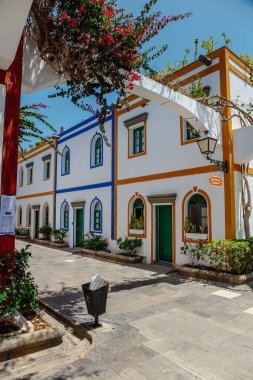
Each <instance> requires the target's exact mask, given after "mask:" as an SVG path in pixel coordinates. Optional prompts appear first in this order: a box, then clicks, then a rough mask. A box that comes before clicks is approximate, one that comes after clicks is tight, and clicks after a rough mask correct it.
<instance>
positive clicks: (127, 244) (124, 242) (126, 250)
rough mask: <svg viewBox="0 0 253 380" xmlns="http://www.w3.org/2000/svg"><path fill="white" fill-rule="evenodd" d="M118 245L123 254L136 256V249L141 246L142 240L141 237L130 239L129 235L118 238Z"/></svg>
mask: <svg viewBox="0 0 253 380" xmlns="http://www.w3.org/2000/svg"><path fill="white" fill-rule="evenodd" d="M117 245H118V247H119V249H120V250H121V251H123V252H121V253H120V254H121V255H126V256H135V255H136V249H137V248H140V247H141V245H142V240H141V239H139V238H134V239H129V238H128V237H125V238H124V239H123V238H119V239H118V240H117Z"/></svg>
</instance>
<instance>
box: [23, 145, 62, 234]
mask: <svg viewBox="0 0 253 380" xmlns="http://www.w3.org/2000/svg"><path fill="white" fill-rule="evenodd" d="M47 147H48V145H46V146H45V145H44V146H42V147H39V148H37V149H36V150H35V151H32V152H31V153H29V152H28V154H27V156H25V157H26V160H23V159H21V160H20V163H19V164H18V167H17V170H18V173H17V203H16V205H17V210H18V207H19V205H21V206H22V219H23V220H22V227H26V209H27V206H28V205H29V204H30V205H31V206H38V205H40V227H41V226H42V225H43V219H42V217H43V216H42V210H43V206H44V204H45V203H48V205H49V224H50V225H51V226H53V198H54V197H53V190H54V158H55V150H54V149H53V148H51V147H50V148H49V149H48V150H46V151H44V152H43V150H44V149H45V148H47ZM37 153H38V154H37ZM34 154H36V155H35V156H33V155H34ZM49 154H50V155H51V168H50V179H49V180H43V174H44V162H43V160H42V157H45V156H47V155H49ZM31 162H33V183H32V184H31V185H28V184H27V168H26V165H27V164H29V163H31ZM21 167H22V168H23V170H24V184H23V186H22V187H20V186H19V170H20V168H21ZM48 192H50V193H51V194H46V195H45V194H44V193H48ZM16 218H18V214H17V215H16ZM34 223H35V222H34V210H32V223H31V230H32V233H31V236H32V237H34V232H35V231H34ZM17 224H18V223H17Z"/></svg>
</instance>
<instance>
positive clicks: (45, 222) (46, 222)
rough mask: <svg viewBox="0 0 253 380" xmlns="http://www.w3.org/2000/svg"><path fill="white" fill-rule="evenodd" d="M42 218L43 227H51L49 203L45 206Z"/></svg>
mask: <svg viewBox="0 0 253 380" xmlns="http://www.w3.org/2000/svg"><path fill="white" fill-rule="evenodd" d="M42 218H43V219H42V225H43V226H48V225H49V206H48V204H47V203H46V204H44V207H43V213H42Z"/></svg>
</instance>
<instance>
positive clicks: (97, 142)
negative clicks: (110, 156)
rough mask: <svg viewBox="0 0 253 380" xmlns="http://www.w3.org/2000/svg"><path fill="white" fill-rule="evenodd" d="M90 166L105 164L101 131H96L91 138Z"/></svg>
mask: <svg viewBox="0 0 253 380" xmlns="http://www.w3.org/2000/svg"><path fill="white" fill-rule="evenodd" d="M90 161H91V162H90V166H91V168H93V167H95V166H101V165H103V140H102V136H101V135H100V134H99V133H96V134H95V136H93V138H92V140H91V153H90Z"/></svg>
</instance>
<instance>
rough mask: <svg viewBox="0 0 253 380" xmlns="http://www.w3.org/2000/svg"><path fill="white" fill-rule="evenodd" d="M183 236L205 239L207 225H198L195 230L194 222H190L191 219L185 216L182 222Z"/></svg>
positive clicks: (206, 236) (192, 238)
mask: <svg viewBox="0 0 253 380" xmlns="http://www.w3.org/2000/svg"><path fill="white" fill-rule="evenodd" d="M184 230H185V237H186V239H191V240H207V239H208V233H207V226H204V225H203V226H199V231H200V232H197V226H196V224H194V223H192V221H191V219H190V218H189V217H188V216H187V217H186V218H185V223H184Z"/></svg>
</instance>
